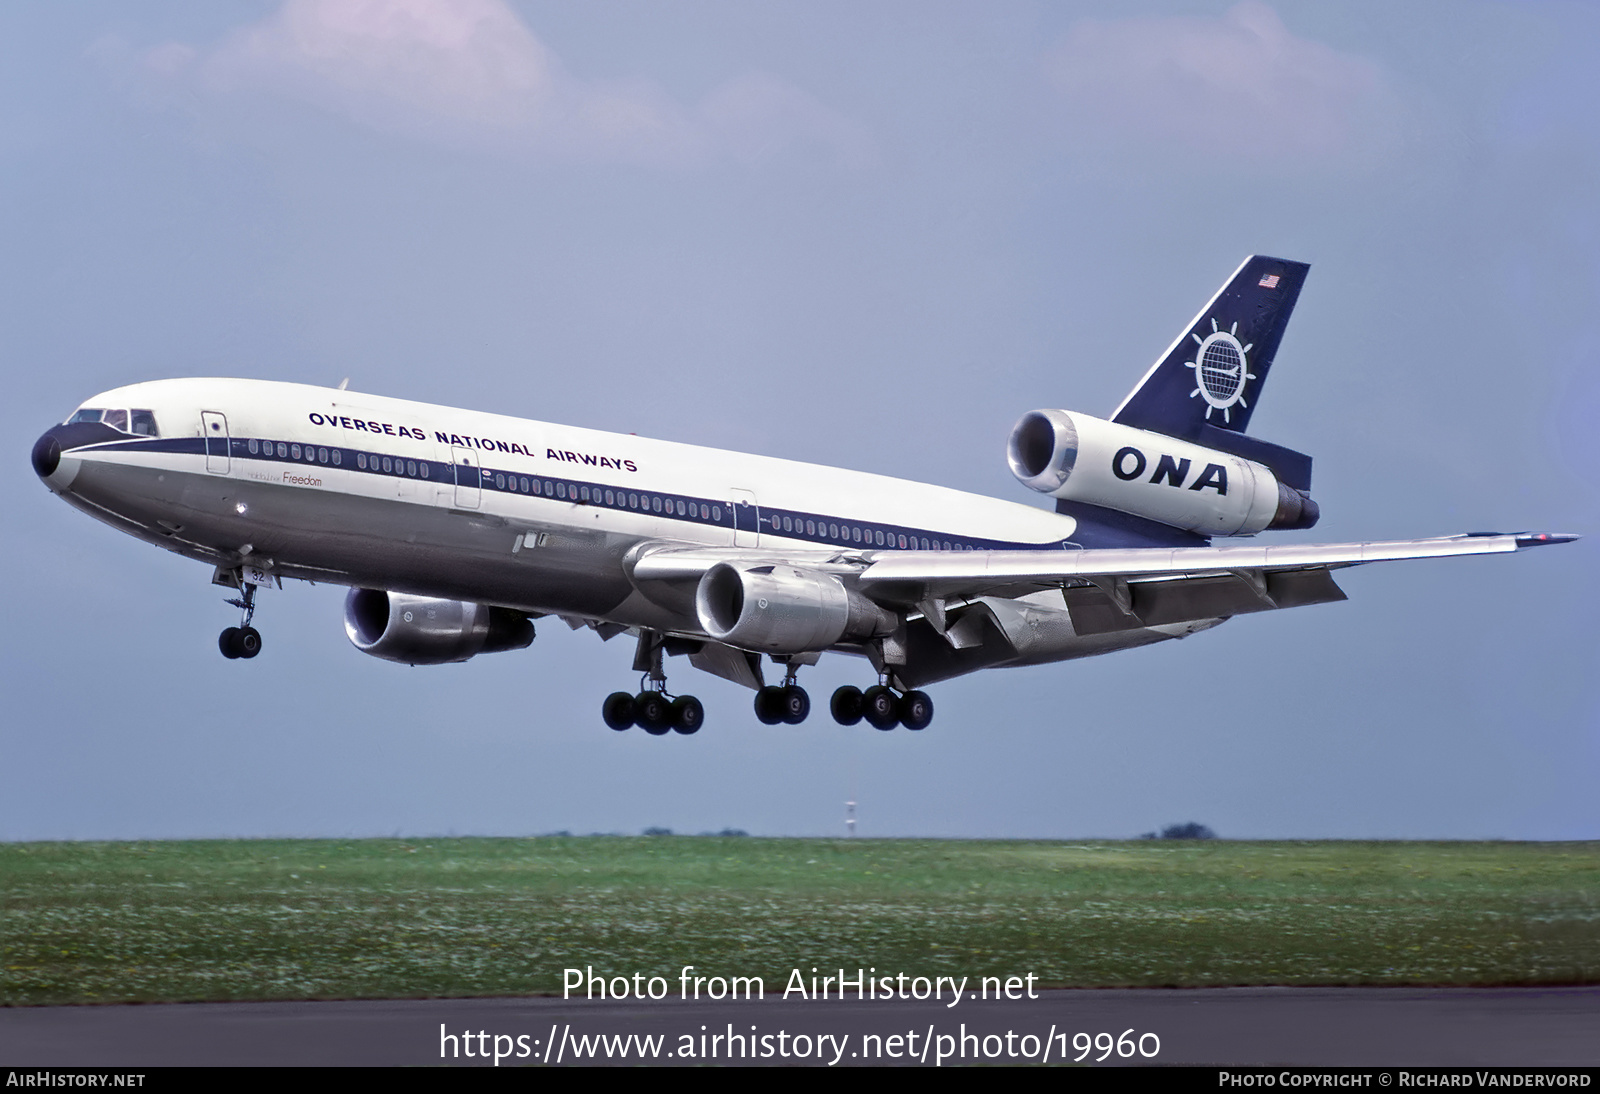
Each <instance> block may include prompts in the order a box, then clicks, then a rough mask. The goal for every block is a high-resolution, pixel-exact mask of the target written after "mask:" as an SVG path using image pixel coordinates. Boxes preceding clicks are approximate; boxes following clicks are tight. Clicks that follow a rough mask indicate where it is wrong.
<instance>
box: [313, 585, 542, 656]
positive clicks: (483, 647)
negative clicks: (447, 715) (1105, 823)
mask: <svg viewBox="0 0 1600 1094" xmlns="http://www.w3.org/2000/svg"><path fill="white" fill-rule="evenodd" d="M344 633H345V634H346V635H348V636H349V638H350V644H351V645H353V646H355V648H356V649H358V650H360V651H361V652H362V653H370V654H371V655H372V656H374V657H381V658H383V659H384V660H385V661H397V662H399V663H400V664H402V665H444V664H448V663H450V662H452V661H465V660H466V659H467V658H469V657H474V656H476V655H478V654H480V653H499V652H500V651H502V650H520V649H524V648H526V647H527V646H528V645H530V644H531V643H532V642H533V623H532V622H531V621H530V620H529V619H528V617H527V616H525V615H523V614H521V613H520V612H514V611H512V610H511V609H509V608H494V607H490V606H489V605H487V604H473V603H469V602H467V601H461V600H436V599H434V598H433V597H429V596H410V595H408V594H406V593H390V592H385V591H384V590H382V589H351V590H350V592H349V593H347V594H346V595H345V598H344Z"/></svg>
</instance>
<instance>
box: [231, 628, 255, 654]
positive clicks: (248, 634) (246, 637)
mask: <svg viewBox="0 0 1600 1094" xmlns="http://www.w3.org/2000/svg"><path fill="white" fill-rule="evenodd" d="M233 644H234V648H235V649H237V650H238V651H239V656H240V657H244V658H251V657H254V656H255V655H256V654H258V653H260V652H261V632H260V631H258V630H256V629H255V628H254V627H240V628H239V633H238V634H237V635H236V636H235V637H234V640H233Z"/></svg>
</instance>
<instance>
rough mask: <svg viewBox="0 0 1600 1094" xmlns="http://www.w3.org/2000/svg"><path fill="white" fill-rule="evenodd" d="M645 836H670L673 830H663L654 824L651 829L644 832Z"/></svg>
mask: <svg viewBox="0 0 1600 1094" xmlns="http://www.w3.org/2000/svg"><path fill="white" fill-rule="evenodd" d="M644 834H645V835H647V836H670V835H672V829H670V828H662V827H660V826H658V825H654V824H652V825H651V826H650V827H649V828H646V829H645V830H644Z"/></svg>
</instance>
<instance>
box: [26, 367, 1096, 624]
mask: <svg viewBox="0 0 1600 1094" xmlns="http://www.w3.org/2000/svg"><path fill="white" fill-rule="evenodd" d="M84 406H86V407H108V408H110V407H127V408H134V407H137V408H148V409H150V410H153V411H154V413H155V418H156V422H157V425H158V427H159V432H160V437H159V438H158V439H157V440H155V441H153V442H152V441H149V440H147V439H144V438H137V437H129V438H127V439H126V440H125V441H111V442H109V443H106V444H103V445H95V446H92V447H89V448H87V449H82V448H80V449H75V450H73V451H72V452H71V453H70V454H69V455H68V457H67V458H66V459H65V460H64V461H63V467H62V469H61V471H60V472H59V474H58V476H57V480H58V481H57V482H55V483H53V485H54V486H56V487H57V488H58V489H59V490H60V492H62V493H63V494H64V495H65V496H66V497H67V498H68V500H71V501H74V502H75V503H77V504H79V505H80V507H82V508H84V509H86V510H87V511H88V512H90V513H92V514H93V515H95V516H97V517H99V518H101V519H104V520H108V521H109V522H111V523H113V524H115V525H117V526H119V527H122V528H123V529H124V530H127V531H130V532H133V533H134V534H137V535H139V536H141V537H142V538H145V539H147V540H150V541H151V542H154V543H158V544H161V545H163V546H165V547H167V548H169V549H171V550H175V551H178V552H180V553H182V554H185V555H189V556H190V557H194V558H197V559H202V560H205V561H207V562H211V563H213V564H216V565H237V564H239V562H240V561H242V560H249V561H252V562H253V563H254V564H256V565H264V566H267V567H269V568H271V569H272V570H274V571H275V572H277V573H279V574H281V575H283V576H289V577H300V578H307V579H311V580H319V581H328V582H333V583H337V584H342V585H351V586H371V587H375V588H385V589H390V590H393V591H399V592H408V593H415V594H419V595H425V596H437V597H447V598H458V599H467V600H477V601H481V602H485V603H495V604H500V605H504V606H507V607H512V608H516V609H519V610H523V611H528V612H535V613H556V614H561V615H565V616H569V617H578V618H587V619H592V620H604V621H607V622H613V623H618V624H622V625H625V626H647V627H655V628H661V629H666V630H671V631H676V632H681V633H697V632H698V630H699V628H698V625H697V623H696V621H695V620H694V619H693V617H692V615H690V616H685V615H683V614H682V613H678V612H665V611H664V610H663V609H662V608H661V607H660V606H658V605H656V604H654V603H652V602H651V601H650V600H648V599H645V598H643V597H641V596H639V595H637V594H636V591H635V590H634V589H633V587H632V586H631V584H630V582H629V579H628V576H627V573H626V571H625V567H624V564H623V563H624V559H625V558H626V556H627V555H628V552H629V551H630V550H632V549H633V548H634V547H635V546H636V545H638V544H640V543H645V542H650V543H679V544H682V545H684V546H696V545H698V546H705V547H734V546H740V547H759V548H763V549H770V550H774V551H779V550H781V553H782V555H783V556H784V557H785V558H789V559H794V558H805V557H810V556H813V555H814V556H815V557H817V558H819V559H825V558H827V557H829V556H830V555H833V554H836V553H838V552H839V551H852V552H878V551H890V550H902V549H930V550H974V549H995V548H1010V549H1018V548H1031V549H1041V550H1058V549H1060V548H1062V547H1063V546H1065V545H1068V544H1069V541H1070V539H1071V537H1072V534H1073V531H1074V528H1075V522H1074V521H1073V519H1072V518H1070V517H1067V516H1063V515H1059V514H1056V513H1051V512H1047V511H1043V510H1040V509H1036V508H1032V507H1029V506H1025V505H1018V504H1014V503H1010V502H1004V501H999V500H996V499H992V498H986V497H981V496H977V495H973V494H967V493H962V492H959V491H956V490H950V489H946V488H943V487H938V486H929V485H925V484H922V483H916V482H909V481H905V480H901V479H892V478H888V477H885V476H881V475H872V474H867V473H863V472H858V471H846V470H841V469H838V468H832V467H822V466H816V465H812V464H803V463H797V462H792V461H789V460H780V459H773V458H770V457H765V456H755V455H748V454H744V453H737V452H726V451H719V450H716V449H710V448H702V447H698V446H695V445H687V444H677V443H672V442H667V441H658V440H650V439H647V438H644V437H637V436H632V435H625V434H615V433H605V432H601V431H598V430H589V429H578V428H574V427H571V426H560V425H553V424H550V423H546V422H537V421H530V420H527V419H522V418H513V417H510V416H507V415H500V414H487V413H481V412H475V411H467V410H458V409H453V408H449V407H441V406H433V405H429V404H425V403H415V402H409V401H405V400H400V399H390V398H384V397H382V396H376V395H365V394H358V393H354V392H347V391H339V390H333V389H329V388H319V387H311V386H306V385H300V384H287V383H276V382H268V381H257V380H233V379H188V380H163V381H154V382H150V383H143V384H135V385H131V386H129V387H124V388H118V389H115V390H113V391H108V392H105V393H103V394H101V395H97V396H95V397H94V398H93V399H90V400H89V401H87V402H86V403H85V404H84ZM208 428H209V430H210V432H209V434H208Z"/></svg>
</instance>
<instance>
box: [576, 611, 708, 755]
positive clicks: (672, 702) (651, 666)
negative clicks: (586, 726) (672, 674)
mask: <svg viewBox="0 0 1600 1094" xmlns="http://www.w3.org/2000/svg"><path fill="white" fill-rule="evenodd" d="M664 646H665V638H664V636H663V635H660V634H657V633H656V632H654V631H644V632H643V633H642V634H640V635H639V648H638V650H637V652H635V653H634V657H633V667H634V668H635V669H637V670H638V671H639V672H642V673H643V674H644V675H643V676H642V677H640V679H639V694H637V695H629V694H628V693H627V692H625V691H614V692H612V693H611V694H610V695H608V696H606V701H605V702H604V703H603V704H602V705H601V707H600V717H601V718H603V719H604V720H605V723H606V725H608V726H610V727H611V728H612V729H615V730H618V731H621V730H625V729H631V728H632V727H633V726H638V727H639V728H640V729H642V730H644V731H645V732H646V733H648V734H650V735H651V736H652V737H660V736H663V735H664V734H666V733H668V732H670V731H672V730H676V731H677V732H679V733H682V734H683V735H684V736H688V735H689V734H691V733H695V732H698V731H699V729H700V727H701V726H702V725H704V724H705V720H706V708H705V707H703V706H701V705H700V700H698V699H696V698H695V697H694V696H693V695H679V696H677V697H673V696H671V695H669V694H668V693H667V674H666V672H665V671H664V669H663V668H662V660H663V647H664Z"/></svg>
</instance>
